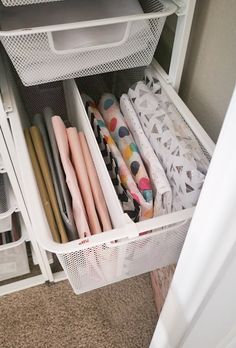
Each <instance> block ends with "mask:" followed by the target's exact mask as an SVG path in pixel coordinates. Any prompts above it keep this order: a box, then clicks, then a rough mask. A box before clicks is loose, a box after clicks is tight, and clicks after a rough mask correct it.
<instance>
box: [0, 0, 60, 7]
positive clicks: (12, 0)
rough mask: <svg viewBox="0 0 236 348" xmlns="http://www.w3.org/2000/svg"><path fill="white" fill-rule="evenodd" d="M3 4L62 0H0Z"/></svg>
mask: <svg viewBox="0 0 236 348" xmlns="http://www.w3.org/2000/svg"><path fill="white" fill-rule="evenodd" d="M1 1H2V4H3V5H4V6H21V5H32V4H39V3H42V2H52V1H62V0H1Z"/></svg>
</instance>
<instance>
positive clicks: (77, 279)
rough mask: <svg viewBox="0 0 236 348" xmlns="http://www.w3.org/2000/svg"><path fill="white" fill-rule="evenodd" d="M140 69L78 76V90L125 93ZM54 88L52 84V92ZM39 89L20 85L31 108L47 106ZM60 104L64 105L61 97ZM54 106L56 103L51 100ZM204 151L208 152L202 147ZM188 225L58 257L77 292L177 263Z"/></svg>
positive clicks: (138, 77)
mask: <svg viewBox="0 0 236 348" xmlns="http://www.w3.org/2000/svg"><path fill="white" fill-rule="evenodd" d="M143 72H144V69H143V68H135V69H130V70H125V71H119V72H111V73H106V74H103V75H96V76H88V77H83V78H79V79H77V84H78V86H79V89H80V91H83V92H86V93H88V94H89V95H90V96H91V97H93V98H95V99H97V98H98V97H99V96H101V93H102V92H104V91H112V92H113V93H114V94H115V95H116V96H117V97H119V96H120V95H121V94H122V93H124V92H127V89H128V88H129V87H130V85H131V84H133V83H134V82H136V81H138V80H141V79H143V76H144V75H143ZM45 86H46V87H47V86H48V85H45ZM50 86H51V88H48V94H50V93H51V96H53V95H55V93H56V90H58V91H59V90H60V88H61V83H58V82H57V83H54V84H52V85H50ZM53 87H55V90H54V91H53ZM41 88H42V89H44V86H34V87H27V88H26V87H23V89H26V91H27V93H26V92H24V93H23V94H24V102H25V104H26V105H28V108H33V104H36V103H38V104H39V105H40V106H46V105H47V103H48V98H50V97H49V96H48V95H47V93H38V91H40V89H41ZM46 89H47V88H46ZM50 91H51V92H50ZM60 95H61V92H60ZM52 99H53V98H52ZM60 104H61V105H62V107H63V104H64V97H63V98H62V99H61V101H60ZM53 105H55V103H54V102H53ZM53 105H52V106H53ZM55 107H56V106H55ZM81 117H82V116H81ZM204 152H205V153H206V154H207V155H208V153H207V151H206V150H205V149H204ZM208 157H209V155H208ZM180 224H181V225H180ZM189 224H190V220H188V221H186V222H183V221H182V222H180V223H178V224H177V225H175V226H167V227H165V228H160V229H159V230H155V231H153V232H152V233H149V234H146V235H144V236H139V237H136V238H135V239H132V238H131V239H125V240H121V241H119V242H117V243H115V242H114V243H109V244H102V245H97V246H96V247H92V248H91V247H89V246H88V247H87V248H85V249H84V250H78V251H75V252H71V253H62V254H57V256H58V258H59V260H60V263H61V265H62V267H63V269H64V271H65V272H66V274H67V276H68V279H69V281H70V283H71V285H72V287H73V289H74V291H75V293H77V294H79V293H82V292H86V291H89V290H92V289H95V288H98V287H101V286H105V285H107V284H109V283H114V282H117V281H120V280H122V279H125V278H129V277H133V276H136V275H138V274H142V273H145V272H149V271H151V270H154V269H157V268H160V267H164V266H166V265H169V264H173V263H176V262H177V261H178V258H179V255H180V252H181V250H182V246H183V243H184V240H185V237H186V234H187V231H188V227H189ZM78 248H79V247H78Z"/></svg>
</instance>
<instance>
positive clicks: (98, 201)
mask: <svg viewBox="0 0 236 348" xmlns="http://www.w3.org/2000/svg"><path fill="white" fill-rule="evenodd" d="M79 139H80V144H81V147H82V151H83V157H84V160H85V164H86V167H87V172H88V176H89V181H90V185H91V190H92V193H93V198H94V202H95V206H96V209H97V212H98V215H99V218H100V222H101V224H102V227H103V231H108V230H110V229H112V225H111V221H110V217H109V213H108V210H107V206H106V202H105V198H104V195H103V192H102V189H101V186H100V182H99V179H98V175H97V172H96V169H95V166H94V163H93V160H92V157H91V154H90V151H89V148H88V144H87V141H86V139H85V136H84V134H83V133H82V132H79Z"/></svg>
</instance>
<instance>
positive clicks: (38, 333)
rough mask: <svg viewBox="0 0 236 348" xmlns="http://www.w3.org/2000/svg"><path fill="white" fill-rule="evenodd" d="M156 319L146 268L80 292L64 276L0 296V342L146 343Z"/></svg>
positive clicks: (98, 347) (136, 346) (114, 346)
mask: <svg viewBox="0 0 236 348" xmlns="http://www.w3.org/2000/svg"><path fill="white" fill-rule="evenodd" d="M156 322H157V314H156V309H155V304H154V300H153V293H152V288H151V283H150V276H149V274H145V275H142V276H139V277H135V278H132V279H128V280H125V281H123V282H120V283H116V284H113V285H110V286H107V287H104V288H101V289H98V290H94V291H91V292H89V293H86V294H82V295H79V296H76V295H74V293H73V291H72V290H71V288H70V285H69V283H68V282H67V281H64V282H60V283H57V284H54V285H51V286H47V285H41V286H37V287H34V288H30V289H27V290H24V291H20V292H18V293H14V294H11V295H7V296H4V297H2V298H0V347H1V348H148V347H149V344H150V341H151V338H152V334H153V332H154V329H155V325H156Z"/></svg>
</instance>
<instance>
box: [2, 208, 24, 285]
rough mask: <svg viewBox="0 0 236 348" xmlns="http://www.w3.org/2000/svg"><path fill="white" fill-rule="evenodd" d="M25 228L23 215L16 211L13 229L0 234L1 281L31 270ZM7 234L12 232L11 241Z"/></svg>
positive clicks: (13, 217) (13, 218)
mask: <svg viewBox="0 0 236 348" xmlns="http://www.w3.org/2000/svg"><path fill="white" fill-rule="evenodd" d="M24 228H25V227H24V224H23V221H22V219H21V217H20V216H18V215H16V213H15V214H14V216H13V215H12V227H11V230H8V231H7V232H4V233H1V234H0V237H1V238H0V239H1V243H0V244H1V245H0V281H3V280H6V279H9V278H13V277H18V276H21V275H23V274H26V273H29V272H30V270H29V263H28V256H27V252H26V245H25V230H24ZM6 234H10V239H11V241H10V242H9V240H8V238H7V236H6Z"/></svg>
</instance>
